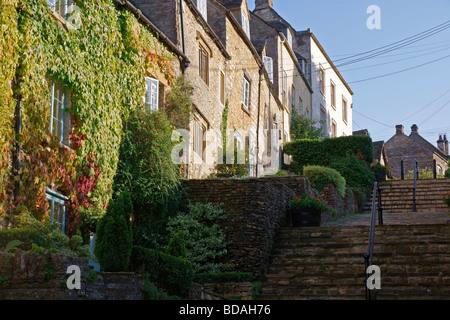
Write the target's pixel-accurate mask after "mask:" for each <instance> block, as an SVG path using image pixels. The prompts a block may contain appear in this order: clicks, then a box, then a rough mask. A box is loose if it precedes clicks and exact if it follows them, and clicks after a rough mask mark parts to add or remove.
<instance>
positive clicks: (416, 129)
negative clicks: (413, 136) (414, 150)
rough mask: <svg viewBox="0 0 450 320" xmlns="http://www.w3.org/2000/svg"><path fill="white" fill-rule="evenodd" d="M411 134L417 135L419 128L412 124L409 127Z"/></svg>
mask: <svg viewBox="0 0 450 320" xmlns="http://www.w3.org/2000/svg"><path fill="white" fill-rule="evenodd" d="M411 132H415V133H419V127H418V126H417V124H413V125H412V126H411Z"/></svg>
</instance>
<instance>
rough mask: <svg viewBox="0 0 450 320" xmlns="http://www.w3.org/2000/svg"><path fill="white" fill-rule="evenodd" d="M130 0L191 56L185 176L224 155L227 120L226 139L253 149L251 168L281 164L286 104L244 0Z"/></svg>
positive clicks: (211, 168)
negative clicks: (258, 43)
mask: <svg viewBox="0 0 450 320" xmlns="http://www.w3.org/2000/svg"><path fill="white" fill-rule="evenodd" d="M131 2H132V3H133V4H134V5H135V6H136V7H137V8H139V9H140V10H141V11H142V12H143V14H144V15H146V16H148V17H149V19H150V20H151V21H152V22H154V23H155V25H157V27H158V28H159V29H160V30H162V31H163V32H164V33H165V34H166V35H167V37H168V38H169V39H170V40H171V41H172V42H173V43H175V44H176V45H177V46H178V48H179V49H180V50H182V51H183V53H184V54H185V55H186V56H187V57H188V58H189V60H190V65H189V67H188V68H187V69H186V71H185V78H186V80H187V82H188V83H190V84H191V85H192V87H193V92H192V100H193V111H194V114H193V117H192V121H191V124H190V128H189V129H190V139H189V148H188V150H187V152H186V154H185V157H186V158H185V159H184V160H185V163H187V164H188V177H189V178H204V177H206V176H208V175H210V174H212V173H214V172H215V168H216V165H217V164H218V163H221V162H224V160H223V148H222V141H223V140H222V139H223V136H222V129H224V128H227V141H228V142H229V143H230V141H235V144H236V148H238V149H241V150H245V151H246V152H247V153H248V162H249V164H248V174H249V175H250V176H257V175H258V176H259V175H263V174H264V166H266V167H276V168H279V166H280V163H281V162H280V160H279V159H280V157H279V148H280V146H281V144H282V142H283V139H284V136H285V135H284V132H285V130H284V128H285V124H284V121H286V119H285V118H286V117H285V116H284V112H285V106H283V105H282V104H281V101H280V99H279V98H278V96H277V95H276V94H275V91H274V90H273V87H272V83H271V81H270V75H269V73H268V72H267V71H268V70H267V69H266V68H265V64H264V62H263V56H265V55H266V53H265V48H264V46H262V47H261V46H259V47H258V48H259V49H260V50H259V51H258V50H257V49H256V47H255V46H254V44H253V43H252V40H253V39H252V37H253V35H252V31H251V26H250V19H251V14H250V12H249V10H248V6H247V2H246V1H245V0H241V1H225V0H223V1H213V0H211V1H206V0H197V1H190V0H183V1H176V0H171V1H164V2H161V1H149V0H133V1H131ZM269 71H270V70H269ZM269 129H273V130H269ZM230 146H231V147H233V146H232V145H230ZM267 146H268V147H269V152H266V149H267ZM268 155H269V157H270V158H269V157H268ZM225 162H226V161H225Z"/></svg>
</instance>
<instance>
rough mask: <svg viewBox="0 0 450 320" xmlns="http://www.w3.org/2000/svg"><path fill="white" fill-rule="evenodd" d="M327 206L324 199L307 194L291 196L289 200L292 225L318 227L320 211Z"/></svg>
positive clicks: (326, 208) (324, 209) (325, 209)
mask: <svg viewBox="0 0 450 320" xmlns="http://www.w3.org/2000/svg"><path fill="white" fill-rule="evenodd" d="M327 210H328V206H327V204H326V202H325V201H324V200H321V199H319V198H317V197H312V196H310V195H307V194H302V195H301V196H297V197H293V198H292V199H291V201H290V210H289V212H290V219H291V225H292V226H293V227H318V226H320V220H321V216H322V212H324V211H327Z"/></svg>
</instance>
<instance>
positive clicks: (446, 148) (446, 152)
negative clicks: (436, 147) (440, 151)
mask: <svg viewBox="0 0 450 320" xmlns="http://www.w3.org/2000/svg"><path fill="white" fill-rule="evenodd" d="M444 151H445V154H446V155H448V151H449V150H448V140H447V135H446V134H444Z"/></svg>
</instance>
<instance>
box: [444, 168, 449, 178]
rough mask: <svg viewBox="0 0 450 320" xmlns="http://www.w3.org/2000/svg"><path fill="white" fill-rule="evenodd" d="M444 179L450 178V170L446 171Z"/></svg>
mask: <svg viewBox="0 0 450 320" xmlns="http://www.w3.org/2000/svg"><path fill="white" fill-rule="evenodd" d="M444 178H450V168H449V169H447V170H445V174H444Z"/></svg>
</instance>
